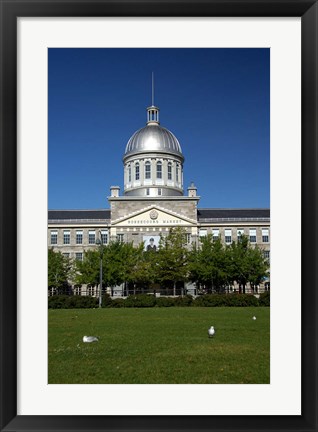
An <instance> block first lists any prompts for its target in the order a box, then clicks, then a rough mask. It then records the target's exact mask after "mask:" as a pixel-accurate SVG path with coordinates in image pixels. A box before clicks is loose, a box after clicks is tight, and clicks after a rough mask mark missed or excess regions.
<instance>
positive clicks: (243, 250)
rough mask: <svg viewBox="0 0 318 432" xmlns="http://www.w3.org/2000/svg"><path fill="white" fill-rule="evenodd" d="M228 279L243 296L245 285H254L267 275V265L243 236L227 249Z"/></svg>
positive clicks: (260, 254) (256, 248) (259, 253)
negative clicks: (236, 284)
mask: <svg viewBox="0 0 318 432" xmlns="http://www.w3.org/2000/svg"><path fill="white" fill-rule="evenodd" d="M228 253H229V274H230V279H231V280H232V281H233V282H234V281H236V282H237V283H238V284H239V292H243V293H244V294H245V291H246V285H247V283H248V282H250V284H251V285H256V284H259V283H260V282H261V280H262V279H263V278H264V277H265V276H266V275H267V269H268V263H267V261H266V260H265V259H264V256H263V253H262V251H261V250H260V249H259V248H258V247H252V246H251V245H250V243H249V241H248V238H247V237H246V236H245V235H242V236H241V237H240V239H239V240H238V241H237V242H233V243H232V244H231V246H229V248H228Z"/></svg>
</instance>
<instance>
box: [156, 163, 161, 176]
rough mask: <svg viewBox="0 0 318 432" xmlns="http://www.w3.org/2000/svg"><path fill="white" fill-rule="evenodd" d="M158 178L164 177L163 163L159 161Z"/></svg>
mask: <svg viewBox="0 0 318 432" xmlns="http://www.w3.org/2000/svg"><path fill="white" fill-rule="evenodd" d="M157 179H162V163H161V162H157Z"/></svg>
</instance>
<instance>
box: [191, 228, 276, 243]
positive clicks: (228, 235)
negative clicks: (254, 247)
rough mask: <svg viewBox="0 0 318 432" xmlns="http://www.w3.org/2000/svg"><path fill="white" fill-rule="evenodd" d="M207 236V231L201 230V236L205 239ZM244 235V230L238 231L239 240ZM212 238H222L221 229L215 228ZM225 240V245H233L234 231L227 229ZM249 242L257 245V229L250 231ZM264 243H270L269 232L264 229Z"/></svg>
mask: <svg viewBox="0 0 318 432" xmlns="http://www.w3.org/2000/svg"><path fill="white" fill-rule="evenodd" d="M206 235H207V229H200V231H199V236H200V237H204V236H206ZM242 235H244V229H243V228H242V229H241V228H240V229H238V230H237V238H238V239H239V238H240V236H242ZM212 236H213V238H214V239H217V238H218V237H219V236H220V230H219V228H213V229H212ZM224 239H225V243H232V229H225V230H224ZM249 241H250V243H256V229H255V228H250V229H249ZM262 242H263V243H268V242H269V230H268V228H262Z"/></svg>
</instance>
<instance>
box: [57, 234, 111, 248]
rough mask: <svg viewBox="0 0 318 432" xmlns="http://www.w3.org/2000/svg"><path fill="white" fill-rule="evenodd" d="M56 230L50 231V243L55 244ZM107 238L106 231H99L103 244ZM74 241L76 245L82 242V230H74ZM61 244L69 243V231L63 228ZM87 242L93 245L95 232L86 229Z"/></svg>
mask: <svg viewBox="0 0 318 432" xmlns="http://www.w3.org/2000/svg"><path fill="white" fill-rule="evenodd" d="M57 235H58V232H57V231H53V230H52V231H51V245H57ZM107 240H108V232H107V231H101V241H102V243H103V244H107ZM75 243H76V244H77V245H80V244H83V230H77V231H76V232H75ZM63 244H65V245H69V244H71V231H70V230H64V231H63ZM88 244H91V245H94V244H96V232H95V231H88Z"/></svg>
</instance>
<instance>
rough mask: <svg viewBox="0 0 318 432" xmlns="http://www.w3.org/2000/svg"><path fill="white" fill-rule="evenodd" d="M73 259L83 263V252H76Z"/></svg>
mask: <svg viewBox="0 0 318 432" xmlns="http://www.w3.org/2000/svg"><path fill="white" fill-rule="evenodd" d="M75 259H76V260H78V261H83V252H76V253H75Z"/></svg>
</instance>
